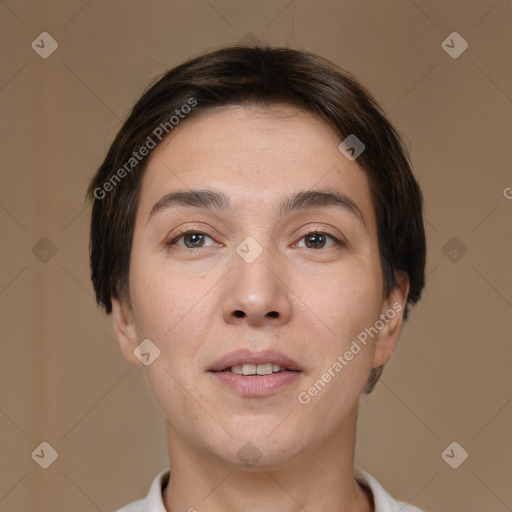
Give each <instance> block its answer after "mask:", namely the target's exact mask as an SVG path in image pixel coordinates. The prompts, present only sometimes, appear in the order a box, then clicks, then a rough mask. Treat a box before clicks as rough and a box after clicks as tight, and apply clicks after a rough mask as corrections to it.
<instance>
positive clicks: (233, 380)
mask: <svg viewBox="0 0 512 512" xmlns="http://www.w3.org/2000/svg"><path fill="white" fill-rule="evenodd" d="M210 374H211V375H212V376H213V378H214V379H217V380H218V381H219V382H220V383H221V384H223V385H224V386H226V387H227V388H229V389H230V390H231V391H233V392H235V393H236V394H237V395H239V396H242V397H246V398H261V397H265V396H269V395H271V394H273V393H275V392H276V391H278V390H279V389H281V388H284V386H286V385H288V384H290V383H292V382H296V381H297V379H298V378H299V377H300V375H301V372H299V371H293V372H292V371H288V370H286V371H282V372H278V373H272V374H270V375H238V374H237V373H231V372H230V371H229V370H228V371H222V372H210Z"/></svg>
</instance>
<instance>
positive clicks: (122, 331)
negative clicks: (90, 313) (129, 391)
mask: <svg viewBox="0 0 512 512" xmlns="http://www.w3.org/2000/svg"><path fill="white" fill-rule="evenodd" d="M110 300H111V302H112V320H113V322H114V330H115V333H116V336H117V341H118V342H119V346H120V347H121V353H122V354H123V357H124V358H125V359H126V361H127V362H128V363H130V364H131V365H133V366H142V362H141V361H139V359H137V358H136V357H135V354H134V350H135V348H136V347H137V345H139V338H138V336H137V331H136V329H135V323H134V320H133V315H132V312H131V309H129V307H128V306H126V305H125V304H124V303H123V302H122V301H120V300H119V299H117V298H116V297H111V299H110Z"/></svg>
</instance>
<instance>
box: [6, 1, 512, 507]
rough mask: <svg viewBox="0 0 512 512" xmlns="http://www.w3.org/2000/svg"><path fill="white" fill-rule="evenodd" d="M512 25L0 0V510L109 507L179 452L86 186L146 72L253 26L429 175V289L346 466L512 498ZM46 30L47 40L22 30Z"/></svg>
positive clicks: (438, 4) (496, 11)
mask: <svg viewBox="0 0 512 512" xmlns="http://www.w3.org/2000/svg"><path fill="white" fill-rule="evenodd" d="M511 26H512V3H511V2H510V1H509V0H501V1H496V0H480V1H475V0H458V1H443V0H436V1H426V0H425V1H422V0H400V1H398V0H395V1H391V0H385V1H380V0H372V1H356V0H350V1H349V0H343V1H340V0H338V1H335V0H322V1H316V2H315V1H313V0H292V1H290V0H275V1H270V0H265V1H260V2H256V1H242V0H239V1H234V0H186V1H185V0H174V1H171V0H165V1H164V0H150V1H147V2H142V1H135V0H132V1H124V2H123V1H121V0H111V1H100V0H92V1H87V0H69V1H44V2H43V1H41V2H36V1H29V0H19V1H16V0H6V1H4V2H2V3H0V38H1V43H2V44H1V48H2V50H1V51H2V66H1V69H0V108H1V113H2V115H1V120H0V123H1V138H0V140H1V144H2V171H1V189H0V227H1V233H2V244H1V257H2V259H1V265H0V319H1V331H0V332H1V337H2V345H1V347H2V357H1V359H0V361H1V371H0V443H1V452H0V453H1V455H0V510H2V511H4V512H32V511H37V512H60V511H62V512H64V511H70V510H73V511H75V512H86V511H96V510H100V511H105V512H107V511H113V510H115V509H116V508H118V507H120V506H121V505H124V504H126V503H128V502H129V501H132V500H134V499H136V498H140V497H142V496H144V495H145V494H146V492H147V490H148V488H149V484H150V482H151V480H152V479H153V477H154V476H155V474H156V473H157V472H158V471H160V470H161V469H163V468H165V467H166V466H167V464H168V459H167V453H166V444H165V437H164V432H165V431H164V424H163V419H162V415H161V413H160V411H159V409H158V407H157V404H156V401H155V400H154V399H153V397H152V395H151V394H150V390H149V387H148V385H147V382H146V380H145V375H144V370H143V369H142V368H134V367H131V366H129V365H128V363H125V362H124V360H123V359H122V357H121V355H120V351H119V349H118V345H117V341H116V340H115V337H114V334H113V329H112V326H111V320H110V318H107V317H105V316H104V314H103V313H102V312H101V311H100V310H99V309H98V308H97V307H96V305H95V302H94V300H93V297H92V287H91V283H90V281H89V267H88V230H89V217H90V207H89V206H88V205H87V206H86V205H85V203H84V194H85V190H86V187H87V184H88V182H89V180H90V178H91V177H92V175H93V173H94V172H95V169H96V168H97V167H98V165H99V164H100V163H101V161H102V159H103V157H104V155H105V152H106V150H107V148H108V147H109V145H110V143H111V141H112V138H113V136H114V134H115V132H116V130H117V129H118V128H119V127H120V124H121V122H122V121H123V120H124V119H125V118H126V116H127V113H128V110H129V108H131V106H132V105H133V103H134V101H135V100H136V99H137V98H138V97H139V95H140V94H141V93H142V91H143V90H144V89H145V87H146V86H147V85H148V84H149V83H150V81H151V80H153V79H154V78H155V77H156V76H157V75H159V74H161V73H163V72H164V71H165V70H167V69H168V68H170V67H172V66H174V65H176V64H178V63H180V62H182V61H183V60H185V59H187V58H190V57H193V56H197V55H198V54H200V53H203V52H204V51H205V50H207V49H214V48H218V47H220V46H222V45H225V44H229V43H236V42H238V41H240V40H244V41H251V40H255V39H259V40H262V41H266V42H269V43H275V44H286V45H289V46H292V47H296V48H302V49H307V50H310V51H313V52H316V53H319V54H321V55H323V56H325V57H327V58H329V59H331V60H333V61H334V62H335V63H337V64H338V65H340V66H341V67H343V68H345V69H347V70H348V71H350V72H352V73H354V74H355V75H356V76H357V77H358V78H359V79H360V81H361V82H362V83H363V84H365V85H366V86H367V87H368V88H369V89H370V90H371V91H372V92H373V93H374V95H375V96H376V97H377V99H378V101H379V102H380V103H381V104H382V105H383V107H384V109H385V111H386V112H387V113H388V115H389V117H390V119H391V121H392V122H393V123H394V124H395V125H396V126H397V128H398V129H399V131H400V132H401V133H403V134H404V136H405V140H406V141H407V145H408V146H409V148H410V149H411V151H412V158H413V164H414V169H415V173H416V176H417V177H418V180H419V182H420V185H421V187H422V190H423V192H424V195H425V201H426V231H427V242H428V263H427V274H428V279H427V287H426V290H425V291H424V297H423V299H422V301H421V302H420V303H419V304H418V306H417V307H416V308H415V309H413V310H412V312H411V318H410V321H409V323H407V324H406V326H405V328H404V331H403V334H402V338H401V344H400V346H399V349H398V351H397V353H396V355H395V357H394V358H393V360H392V361H391V363H390V364H389V365H388V367H387V368H386V369H385V371H384V374H383V377H382V379H381V381H380V383H379V384H378V385H377V388H376V389H375V391H374V393H373V394H372V395H370V396H369V397H368V399H367V400H366V401H364V403H362V406H361V412H360V420H359V430H358V443H357V455H356V465H357V466H359V467H361V468H363V469H366V470H367V471H369V472H370V473H371V474H373V475H374V476H375V477H376V478H377V479H378V480H379V481H380V482H381V483H382V484H383V486H384V487H385V488H386V489H387V490H388V491H389V492H390V493H391V494H392V495H394V496H395V497H397V498H400V499H403V500H405V501H408V500H411V501H412V502H413V503H414V504H416V505H418V506H421V507H423V508H425V509H426V510H427V511H430V512H453V511H461V510H464V511H465V512H477V511H478V512H481V511H486V512H503V511H507V510H512V485H511V483H512V469H511V460H512V443H511V440H510V432H511V430H512V428H511V426H512V377H511V366H512V351H511V348H510V347H511V344H510V342H511V341H512V334H511V332H512V330H511V328H512V322H511V318H512V315H511V313H512V272H511V271H510V262H511V261H512V243H511V226H512V199H510V197H512V189H510V188H507V187H512V173H511V158H510V148H511V140H512V124H511V118H512V116H511V114H512V80H511V79H512V74H511V70H512V50H511V49H512V30H511ZM43 31H46V32H48V33H49V34H51V36H52V37H53V38H54V39H55V40H56V41H57V42H58V45H59V46H58V49H57V50H56V51H55V52H54V53H53V54H52V55H51V56H49V57H48V58H47V59H43V58H41V57H40V56H39V54H38V53H36V51H34V50H33V49H32V48H31V43H32V41H34V40H35V41H36V42H38V41H40V38H39V39H38V36H39V34H40V33H41V32H43ZM454 31H456V32H458V33H459V34H460V35H461V36H462V37H463V38H464V39H465V40H466V41H467V42H468V44H469V47H468V49H467V50H466V51H465V52H464V53H463V54H462V55H460V56H459V57H458V58H456V59H454V58H452V57H450V55H448V53H446V51H444V49H443V47H442V46H441V43H442V42H443V41H444V40H445V39H446V38H447V37H448V36H449V34H451V33H452V32H454ZM449 44H451V43H449ZM457 44H458V43H457ZM46 48H48V46H46ZM457 48H459V46H456V49H457ZM507 191H508V195H509V199H507V198H506V195H507ZM43 237H46V238H47V239H49V240H51V243H52V244H53V245H54V246H55V249H56V250H57V252H56V253H55V254H54V255H52V252H51V245H50V242H48V240H43V241H41V242H40V239H41V238H43ZM453 237H456V239H457V240H455V242H454V241H451V240H452V238H453ZM38 243H39V245H36V244H38ZM447 244H448V245H447ZM453 244H455V245H453ZM457 244H458V245H457ZM34 247H35V248H34ZM464 247H465V248H466V249H467V253H465V254H463V248H464ZM454 249H455V252H454ZM44 251H47V252H46V253H45V252H44ZM461 256H462V257H461ZM454 259H456V260H457V261H452V260H454ZM45 260H46V261H45ZM362 402H363V401H362ZM453 441H456V442H457V443H459V444H460V445H461V446H462V447H463V448H464V449H465V450H466V451H467V452H468V454H469V457H468V459H467V460H466V461H465V462H464V463H463V464H462V465H461V466H460V467H459V468H457V469H452V468H451V467H450V466H449V465H448V464H447V463H446V462H445V460H443V458H442V456H441V454H442V452H443V451H444V450H445V448H446V447H447V446H448V445H449V444H450V443H452V442H453ZM42 442H47V443H49V444H50V445H51V446H52V447H53V448H54V449H55V450H56V451H57V452H58V458H57V460H56V461H55V462H54V463H53V464H52V465H51V466H50V467H48V468H47V469H43V468H41V467H40V466H39V465H38V464H37V463H36V461H35V458H34V459H33V458H32V457H31V454H32V452H33V451H34V450H35V449H36V448H37V447H38V446H39V445H40V443H42ZM457 450H458V449H457ZM457 450H455V451H454V452H453V453H454V457H453V459H457V458H458V457H459V452H458V451H457ZM47 453H49V452H47ZM206 505H207V502H205V507H204V509H205V510H206ZM200 512H201V511H200ZM310 512H313V511H310Z"/></svg>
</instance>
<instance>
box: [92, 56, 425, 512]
mask: <svg viewBox="0 0 512 512" xmlns="http://www.w3.org/2000/svg"><path fill="white" fill-rule="evenodd" d="M88 197H89V198H90V199H91V201H92V202H93V205H92V217H91V234H90V264H91V279H92V282H93V285H94V290H95V294H96V299H97V302H98V304H99V305H101V306H102V307H103V308H104V310H105V312H106V313H107V314H111V315H112V317H113V321H114V327H115V332H116V335H117V339H118V342H119V345H120V349H121V352H122V355H123V357H124V358H125V360H126V361H127V362H128V363H130V364H132V365H135V366H144V368H145V371H146V375H147V378H148V381H149V385H150V388H151V390H152V392H153V393H154V396H155V398H156V400H157V402H158V404H159V406H160V407H161V409H162V411H163V413H164V415H165V419H166V437H167V446H168V456H169V468H166V469H164V470H163V471H161V472H160V473H159V474H158V475H156V477H155V478H154V480H153V482H152V484H151V486H150V489H149V492H148V494H147V496H146V497H145V498H141V499H140V500H137V501H135V502H132V503H131V504H129V505H126V506H125V507H123V508H121V509H120V511H119V512H134V511H143V512H164V511H167V512H171V511H173V512H176V511H189V512H193V511H198V512H201V511H209V512H218V511H222V512H225V511H229V510H233V511H235V510H236V511H240V510H243V511H245V512H251V511H256V510H258V511H260V510H265V512H273V511H279V512H283V511H289V512H295V511H299V510H301V511H303V510H307V511H309V512H314V511H319V510H329V511H333V512H334V511H337V512H348V511H350V512H369V511H378V512H392V511H399V510H400V511H402V512H405V511H408V512H412V511H416V512H417V511H419V509H418V508H416V507H414V506H412V505H410V504H406V502H405V501H399V500H398V499H395V498H393V497H391V496H390V495H389V494H388V493H387V492H386V491H385V489H384V488H383V487H382V486H381V485H380V483H379V482H378V481H377V480H376V479H375V478H374V477H373V476H372V475H371V474H370V473H368V472H366V471H365V470H363V469H361V468H358V467H355V466H354V453H355V441H356V422H357V414H358V405H359V400H360V398H361V397H364V395H367V394H368V393H371V391H372V390H373V388H374V387H375V385H376V383H377V382H378V379H379V377H380V375H381V373H382V370H383V367H384V365H385V364H386V362H387V361H388V360H389V359H390V358H391V356H392V354H393V352H394V351H395V349H396V346H397V342H398V338H399V334H400V331H401V327H402V324H403V322H404V321H405V320H407V318H408V314H409V308H410V307H412V306H413V305H414V304H415V303H417V301H418V300H419V299H420V296H421V292H422V289H423V287H424V280H425V253H426V243H425V232H424V226H423V198H422V193H421V191H420V188H419V186H418V183H417V181H416V180H415V178H414V176H413V174H412V171H411V163H410V157H409V154H408V151H407V149H406V148H405V146H404V144H403V142H402V140H401V138H400V136H399V134H398V132H397V131H396V130H395V128H393V126H392V125H391V124H390V122H389V121H388V120H387V119H386V117H385V115H384V113H383V111H382V109H381V108H380V107H379V106H378V104H377V102H376V101H375V99H373V97H372V96H371V95H370V93H369V92H368V91H367V90H366V89H365V88H364V87H363V86H362V85H360V84H359V83H358V81H357V80H356V79H355V78H354V77H353V76H352V75H351V74H349V73H347V72H345V71H342V70H341V69H339V68H337V67H336V66H335V65H334V64H332V63H331V62H329V61H327V60H326V59H323V58H322V57H320V56H317V55H314V54H312V53H309V52H306V51H299V50H294V49H290V48H281V47H271V46H265V47H263V46H261V47H259V46H233V47H226V48H222V49H219V50H216V51H212V52H209V53H207V54H205V55H202V56H199V57H197V58H194V59H192V60H189V61H187V62H184V63H182V64H180V65H178V66H177V67H175V68H174V69H171V70H170V71H168V72H167V73H165V74H164V75H163V76H162V77H161V78H160V79H159V80H158V81H156V82H155V83H154V84H153V85H151V86H150V87H149V88H148V89H147V90H146V92H144V94H143V95H142V96H141V98H140V99H139V100H138V101H137V103H136V104H135V106H134V107H133V109H132V111H131V113H130V114H129V117H128V118H127V120H126V122H125V123H124V124H123V126H122V127H121V129H120V130H119V132H118V134H117V135H116V137H115V139H114V141H113V143H112V145H111V147H110V149H109V151H108V153H107V155H106V157H105V160H104V162H103V163H102V164H101V166H100V167H99V169H98V170H97V172H96V174H95V176H94V178H93V179H92V181H91V183H90V186H89V188H88Z"/></svg>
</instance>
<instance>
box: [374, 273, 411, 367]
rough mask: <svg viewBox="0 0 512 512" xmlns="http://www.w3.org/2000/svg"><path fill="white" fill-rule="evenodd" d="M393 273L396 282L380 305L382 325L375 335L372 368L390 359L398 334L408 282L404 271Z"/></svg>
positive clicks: (407, 293)
mask: <svg viewBox="0 0 512 512" xmlns="http://www.w3.org/2000/svg"><path fill="white" fill-rule="evenodd" d="M395 275H396V280H397V284H396V286H395V288H394V289H393V290H392V291H391V293H390V294H389V297H388V298H386V299H384V300H383V301H382V305H381V315H380V320H381V321H382V323H383V324H384V327H383V328H382V329H381V330H380V331H379V334H378V336H377V341H376V345H375V353H374V356H373V365H372V366H373V367H374V368H379V367H380V366H383V365H384V364H386V363H387V362H388V361H389V360H390V359H391V356H392V355H393V353H394V352H395V349H396V347H397V344H398V337H399V336H400V330H401V327H402V320H403V315H404V311H405V305H406V302H407V296H408V295H409V286H410V283H409V276H408V275H407V274H406V273H405V272H400V273H398V274H395Z"/></svg>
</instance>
